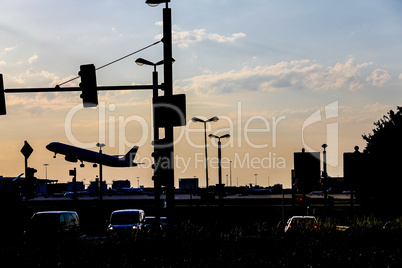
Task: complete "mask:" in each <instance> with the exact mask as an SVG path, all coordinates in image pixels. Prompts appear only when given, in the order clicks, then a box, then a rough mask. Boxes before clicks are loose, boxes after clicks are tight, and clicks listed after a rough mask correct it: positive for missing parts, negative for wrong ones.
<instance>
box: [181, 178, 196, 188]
mask: <svg viewBox="0 0 402 268" xmlns="http://www.w3.org/2000/svg"><path fill="white" fill-rule="evenodd" d="M197 188H198V178H183V179H179V189H180V190H190V189H197Z"/></svg>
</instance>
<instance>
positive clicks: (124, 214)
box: [107, 209, 145, 235]
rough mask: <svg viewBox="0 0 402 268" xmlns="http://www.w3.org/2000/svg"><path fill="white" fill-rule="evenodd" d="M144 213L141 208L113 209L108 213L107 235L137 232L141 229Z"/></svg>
mask: <svg viewBox="0 0 402 268" xmlns="http://www.w3.org/2000/svg"><path fill="white" fill-rule="evenodd" d="M144 218H145V213H144V211H143V210H141V209H123V210H115V211H113V212H112V214H111V215H110V220H109V225H108V227H107V232H108V234H109V235H111V234H115V233H121V232H137V231H141V230H142V229H143V225H144Z"/></svg>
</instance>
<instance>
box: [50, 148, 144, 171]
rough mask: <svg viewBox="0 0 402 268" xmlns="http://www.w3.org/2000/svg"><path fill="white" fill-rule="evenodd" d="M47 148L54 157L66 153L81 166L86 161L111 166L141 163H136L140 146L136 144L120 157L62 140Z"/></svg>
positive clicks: (68, 158)
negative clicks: (79, 162) (62, 141)
mask: <svg viewBox="0 0 402 268" xmlns="http://www.w3.org/2000/svg"><path fill="white" fill-rule="evenodd" d="M46 149H48V150H49V151H51V152H54V156H53V158H56V155H57V154H62V155H65V158H64V159H65V160H66V161H69V162H78V161H81V164H80V167H84V166H85V165H84V161H85V162H90V163H94V164H93V166H94V167H96V164H102V165H105V166H109V167H135V166H137V165H138V164H140V163H134V162H133V160H134V157H135V155H136V153H137V150H138V146H134V147H133V148H132V149H131V150H130V151H129V152H128V153H127V154H126V155H124V156H122V157H120V156H118V155H108V154H103V153H102V158H101V157H100V153H98V152H94V151H90V150H87V149H82V148H78V147H75V146H71V145H68V144H64V143H60V142H51V143H49V144H48V145H46Z"/></svg>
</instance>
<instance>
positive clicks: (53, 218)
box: [27, 211, 80, 240]
mask: <svg viewBox="0 0 402 268" xmlns="http://www.w3.org/2000/svg"><path fill="white" fill-rule="evenodd" d="M27 235H28V236H29V237H30V238H33V239H37V240H40V239H65V238H77V237H78V236H79V235H80V220H79V217H78V214H77V212H75V211H42V212H36V213H35V214H33V216H32V217H31V220H30V223H29V228H28V231H27Z"/></svg>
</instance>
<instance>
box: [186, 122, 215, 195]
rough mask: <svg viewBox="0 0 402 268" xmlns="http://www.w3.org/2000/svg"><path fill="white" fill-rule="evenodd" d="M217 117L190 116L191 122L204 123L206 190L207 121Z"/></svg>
mask: <svg viewBox="0 0 402 268" xmlns="http://www.w3.org/2000/svg"><path fill="white" fill-rule="evenodd" d="M218 120H219V118H218V117H216V116H214V117H211V118H210V119H208V120H202V119H200V118H198V117H193V118H191V121H193V122H201V123H204V142H205V180H206V189H207V191H208V152H207V123H208V122H216V121H218Z"/></svg>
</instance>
